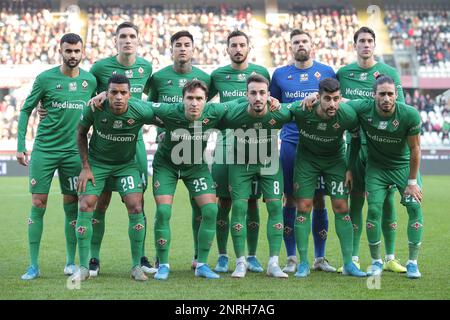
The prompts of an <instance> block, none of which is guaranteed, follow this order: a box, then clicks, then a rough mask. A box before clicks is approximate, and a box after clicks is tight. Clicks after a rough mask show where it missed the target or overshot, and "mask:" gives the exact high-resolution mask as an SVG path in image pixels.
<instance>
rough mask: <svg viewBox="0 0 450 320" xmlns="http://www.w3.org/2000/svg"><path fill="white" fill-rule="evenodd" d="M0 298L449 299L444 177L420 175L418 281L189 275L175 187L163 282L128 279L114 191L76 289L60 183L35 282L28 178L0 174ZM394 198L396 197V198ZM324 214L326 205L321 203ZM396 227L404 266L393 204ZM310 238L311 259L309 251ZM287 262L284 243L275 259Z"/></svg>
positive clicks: (184, 224) (330, 245) (447, 180)
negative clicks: (97, 262) (95, 260)
mask: <svg viewBox="0 0 450 320" xmlns="http://www.w3.org/2000/svg"><path fill="white" fill-rule="evenodd" d="M0 190H1V192H0V208H1V224H0V234H1V241H0V288H1V289H2V290H1V291H0V299H151V300H153V299H199V300H202V299H205V300H215V299H223V300H227V299H252V300H253V299H254V300H265V299H275V300H277V299H295V300H301V299H363V300H371V299H388V300H392V299H449V298H450V282H449V280H450V250H448V244H449V243H450V232H449V231H450V230H449V229H450V228H449V226H450V216H449V213H450V209H449V207H450V200H449V190H450V177H449V176H426V177H424V197H425V199H424V201H423V212H424V221H425V233H424V239H423V246H422V250H421V254H420V258H419V259H420V260H419V266H420V271H421V272H422V279H419V280H409V279H407V278H406V276H405V275H404V274H392V273H388V272H385V273H383V275H382V278H381V283H380V289H378V290H376V289H368V286H367V281H366V279H356V278H350V277H345V276H341V275H338V274H326V273H323V272H311V275H310V276H309V277H308V278H307V279H296V278H295V277H294V276H293V275H291V276H290V277H289V279H286V280H282V279H273V278H269V277H267V276H266V275H265V273H264V274H252V273H247V276H246V277H245V278H244V279H232V278H231V276H230V273H228V274H226V275H223V276H222V278H221V279H219V280H206V279H198V278H195V277H194V273H193V271H192V270H191V269H190V265H191V259H192V255H193V245H192V232H191V210H190V207H189V201H188V199H187V192H186V189H185V187H184V185H183V184H182V183H180V184H179V186H178V190H177V194H176V195H175V203H174V206H173V213H172V219H171V228H172V229H171V230H172V238H173V240H172V248H171V254H170V265H171V273H170V277H169V280H168V281H162V282H161V281H156V280H153V279H152V278H150V279H149V281H147V282H145V283H138V282H135V281H132V280H131V279H130V274H129V272H130V267H131V266H130V263H131V261H130V246H129V240H128V233H127V227H128V218H127V216H126V211H125V208H124V206H123V204H122V203H121V202H120V200H119V197H118V195H117V194H116V195H114V196H113V201H112V203H111V206H110V210H108V212H107V218H106V232H105V237H104V240H103V245H102V252H101V259H102V269H101V273H100V275H99V277H98V278H95V279H91V280H88V281H86V282H83V283H82V284H81V288H80V289H79V290H69V289H67V287H66V279H67V278H66V276H64V275H63V268H64V263H65V244H64V229H63V220H64V213H63V211H62V197H61V195H60V194H59V185H58V182H57V180H54V183H53V186H52V189H51V192H50V196H49V204H48V207H47V212H46V214H45V218H44V234H43V237H42V242H41V251H40V268H41V277H40V278H39V279H37V280H34V281H28V282H26V281H22V280H20V276H21V275H22V274H23V273H24V271H25V269H26V267H27V265H28V262H29V257H28V244H27V224H26V219H27V218H28V215H29V209H30V203H31V195H30V194H29V193H28V186H27V179H26V178H24V177H22V178H8V177H2V178H0ZM397 198H398V196H397ZM145 200H146V203H145V208H146V212H147V216H148V217H149V222H150V223H149V226H150V228H149V233H148V236H147V241H146V251H147V255H148V256H154V254H155V250H154V248H153V244H152V239H153V231H152V226H153V217H154V212H155V204H154V202H153V198H152V195H151V192H148V191H147V192H146V194H145ZM327 207H328V210H329V212H330V204H329V202H327ZM397 210H398V216H399V230H398V236H397V249H396V253H397V257H398V258H400V259H401V261H402V262H403V263H405V262H406V260H407V240H406V222H407V214H406V210H405V208H403V207H402V206H401V205H400V204H398V208H397ZM260 213H261V222H262V223H261V228H260V236H259V237H260V240H259V247H258V257H259V259H260V260H261V262H263V264H264V267H266V265H267V260H268V249H267V248H268V245H267V238H266V232H265V230H266V226H265V222H266V221H267V212H266V209H265V206H264V205H263V204H261V210H260ZM329 218H330V228H329V237H328V241H327V251H326V252H327V254H326V256H327V258H328V259H329V261H330V263H332V264H333V265H334V266H336V267H338V266H339V265H340V264H341V263H342V260H341V254H340V250H339V245H338V240H337V237H336V233H335V229H334V217H333V214H330V215H329ZM312 242H313V241H312V238H311V239H310V251H309V253H310V259H311V260H312V255H313V248H312ZM228 249H229V254H230V257H231V261H230V267H231V268H232V269H234V262H235V260H234V258H233V250H232V242H231V237H230V239H229V243H228ZM216 258H217V247H216V244H214V246H213V249H212V250H211V254H210V257H209V264H210V266H211V267H214V265H215V261H216ZM285 260H286V257H285V251H284V245H283V249H282V252H281V256H280V264H281V265H284V263H285ZM361 262H362V268H363V269H365V268H366V267H367V266H368V264H369V262H370V259H369V250H368V246H367V239H366V235H365V232H364V233H363V239H362V244H361Z"/></svg>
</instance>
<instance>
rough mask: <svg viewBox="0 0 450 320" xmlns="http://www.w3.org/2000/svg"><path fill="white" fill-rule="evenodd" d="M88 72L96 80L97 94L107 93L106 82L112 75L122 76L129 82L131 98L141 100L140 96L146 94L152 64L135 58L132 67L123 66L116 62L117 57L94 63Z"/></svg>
mask: <svg viewBox="0 0 450 320" xmlns="http://www.w3.org/2000/svg"><path fill="white" fill-rule="evenodd" d="M90 72H91V73H92V74H93V75H94V76H95V78H96V79H97V92H102V91H107V89H108V80H109V78H110V77H111V76H112V75H113V74H122V75H125V76H126V77H127V78H128V79H129V80H130V84H131V88H130V91H131V96H132V97H135V98H138V99H142V94H143V93H146V92H148V88H149V85H150V77H151V75H152V64H151V63H150V62H148V61H147V60H145V59H144V58H140V57H137V58H136V62H135V63H134V64H133V65H132V66H124V65H122V64H120V63H119V61H117V56H113V57H109V58H105V59H101V60H98V61H97V62H95V63H94V64H93V66H92V68H91V70H90Z"/></svg>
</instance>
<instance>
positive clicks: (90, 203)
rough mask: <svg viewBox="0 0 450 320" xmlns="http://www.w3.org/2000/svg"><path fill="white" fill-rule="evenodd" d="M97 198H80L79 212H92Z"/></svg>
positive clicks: (88, 196) (86, 196)
mask: <svg viewBox="0 0 450 320" xmlns="http://www.w3.org/2000/svg"><path fill="white" fill-rule="evenodd" d="M96 200H97V197H95V196H90V195H85V196H80V204H79V206H78V207H79V210H80V211H81V212H92V211H94V208H95V204H96Z"/></svg>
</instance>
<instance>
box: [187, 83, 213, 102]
mask: <svg viewBox="0 0 450 320" xmlns="http://www.w3.org/2000/svg"><path fill="white" fill-rule="evenodd" d="M197 88H200V89H202V90H203V91H205V97H208V86H207V85H206V83H204V82H203V81H201V80H191V81H188V82H186V84H185V85H184V87H183V98H184V94H185V93H186V92H192V91H194V90H195V89H197Z"/></svg>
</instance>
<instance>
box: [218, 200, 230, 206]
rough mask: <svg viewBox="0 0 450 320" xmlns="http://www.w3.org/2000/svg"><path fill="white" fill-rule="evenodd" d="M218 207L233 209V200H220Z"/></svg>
mask: <svg viewBox="0 0 450 320" xmlns="http://www.w3.org/2000/svg"><path fill="white" fill-rule="evenodd" d="M218 205H219V206H220V208H222V209H231V199H230V198H219V202H218Z"/></svg>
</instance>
